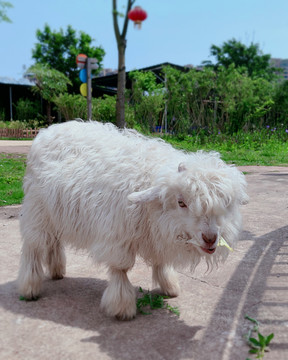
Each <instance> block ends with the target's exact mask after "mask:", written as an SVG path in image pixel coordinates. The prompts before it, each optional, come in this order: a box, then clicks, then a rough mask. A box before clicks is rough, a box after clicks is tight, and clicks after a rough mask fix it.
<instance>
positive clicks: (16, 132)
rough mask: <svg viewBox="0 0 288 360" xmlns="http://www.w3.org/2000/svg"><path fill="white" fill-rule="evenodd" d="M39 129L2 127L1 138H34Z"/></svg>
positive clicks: (0, 130)
mask: <svg viewBox="0 0 288 360" xmlns="http://www.w3.org/2000/svg"><path fill="white" fill-rule="evenodd" d="M38 132H39V130H38V129H25V130H24V129H0V138H17V139H20V138H26V139H30V138H34V137H35V136H36V135H37V134H38Z"/></svg>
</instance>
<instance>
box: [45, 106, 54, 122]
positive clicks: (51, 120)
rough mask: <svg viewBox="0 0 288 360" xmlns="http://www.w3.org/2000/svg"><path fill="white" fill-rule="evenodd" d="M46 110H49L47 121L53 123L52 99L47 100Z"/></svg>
mask: <svg viewBox="0 0 288 360" xmlns="http://www.w3.org/2000/svg"><path fill="white" fill-rule="evenodd" d="M46 112H47V121H48V124H49V125H51V124H52V122H53V119H52V116H51V102H50V101H47V104H46Z"/></svg>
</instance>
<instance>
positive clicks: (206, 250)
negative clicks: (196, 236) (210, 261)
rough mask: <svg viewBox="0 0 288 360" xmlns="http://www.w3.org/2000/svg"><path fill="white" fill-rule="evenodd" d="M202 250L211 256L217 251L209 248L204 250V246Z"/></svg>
mask: <svg viewBox="0 0 288 360" xmlns="http://www.w3.org/2000/svg"><path fill="white" fill-rule="evenodd" d="M200 249H201V250H202V251H204V252H205V253H207V254H209V255H212V254H213V253H214V252H215V250H216V248H213V249H207V248H204V247H202V246H200Z"/></svg>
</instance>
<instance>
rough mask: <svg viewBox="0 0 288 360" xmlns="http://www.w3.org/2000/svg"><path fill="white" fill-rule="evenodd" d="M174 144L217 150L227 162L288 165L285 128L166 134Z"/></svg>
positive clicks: (168, 139)
mask: <svg viewBox="0 0 288 360" xmlns="http://www.w3.org/2000/svg"><path fill="white" fill-rule="evenodd" d="M163 139H164V140H166V141H167V142H169V143H171V144H172V145H173V146H174V147H176V148H178V149H182V150H186V151H197V150H204V151H212V150H213V151H217V152H219V153H220V154H221V157H222V159H223V160H224V161H226V162H228V163H232V164H235V165H238V166H240V165H263V166H277V165H278V166H279V165H280V166H288V133H287V132H286V131H284V130H283V129H282V130H281V131H280V130H279V132H278V133H277V131H274V132H271V131H270V132H269V131H267V130H266V129H265V130H259V131H254V132H250V133H246V132H244V131H243V132H239V133H237V134H234V135H226V134H221V133H217V134H209V135H207V134H204V133H200V134H194V135H191V136H188V135H185V136H178V137H177V136H170V135H164V136H163Z"/></svg>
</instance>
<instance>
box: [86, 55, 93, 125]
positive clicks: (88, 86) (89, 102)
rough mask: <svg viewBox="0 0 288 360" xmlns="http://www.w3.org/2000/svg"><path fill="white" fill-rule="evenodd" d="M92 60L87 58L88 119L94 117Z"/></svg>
mask: <svg viewBox="0 0 288 360" xmlns="http://www.w3.org/2000/svg"><path fill="white" fill-rule="evenodd" d="M91 89H92V87H91V61H90V58H87V112H88V120H91V119H92V91H91Z"/></svg>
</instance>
